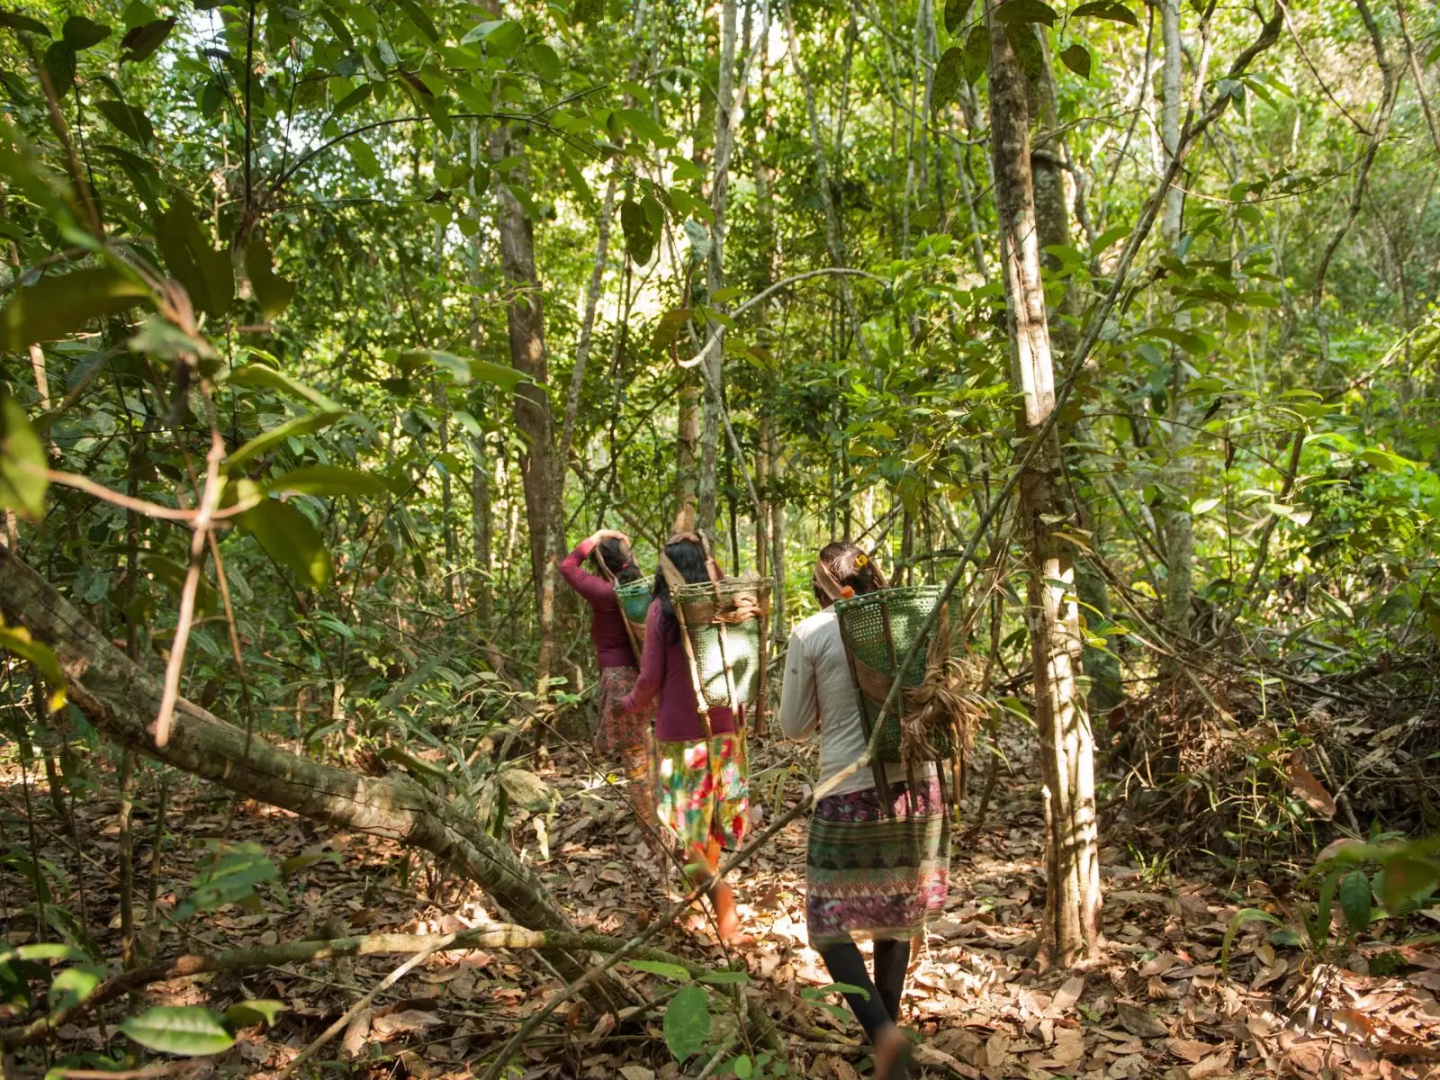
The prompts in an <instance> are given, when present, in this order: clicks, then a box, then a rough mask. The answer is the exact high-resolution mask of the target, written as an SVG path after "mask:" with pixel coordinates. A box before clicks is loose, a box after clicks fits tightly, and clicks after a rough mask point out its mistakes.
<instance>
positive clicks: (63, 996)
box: [50, 964, 106, 1012]
mask: <svg viewBox="0 0 1440 1080" xmlns="http://www.w3.org/2000/svg"><path fill="white" fill-rule="evenodd" d="M105 970H106V969H105V967H104V965H101V964H76V965H75V966H74V967H68V968H66V969H65V970H64V971H62V972H60V974H58V975H56V976H55V981H54V982H52V983H51V984H50V1010H51V1011H52V1012H55V1011H57V1010H59V1009H68V1008H70V1007H71V1006H73V1005H78V1004H80V1002H82V1001H84V1000H85V999H86V998H88V997H89V996H90V995H91V994H93V993H94V992H95V988H96V987H97V986H99V985H100V983H101V982H102V981H103V980H104V978H105Z"/></svg>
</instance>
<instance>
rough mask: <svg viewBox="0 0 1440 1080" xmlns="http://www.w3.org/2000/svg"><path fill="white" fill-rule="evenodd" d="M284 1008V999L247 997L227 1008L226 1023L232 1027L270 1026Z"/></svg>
mask: <svg viewBox="0 0 1440 1080" xmlns="http://www.w3.org/2000/svg"><path fill="white" fill-rule="evenodd" d="M284 1008H285V1003H284V1002H283V1001H275V1000H274V999H273V998H246V999H245V1000H244V1001H237V1002H236V1003H235V1004H234V1005H231V1006H230V1008H228V1009H226V1010H225V1023H226V1024H228V1025H229V1026H230V1027H231V1028H247V1027H254V1026H255V1025H256V1024H264V1025H265V1026H266V1027H269V1026H270V1025H272V1024H274V1023H275V1017H276V1016H277V1015H279V1014H280V1012H281V1011H282V1010H283V1009H284Z"/></svg>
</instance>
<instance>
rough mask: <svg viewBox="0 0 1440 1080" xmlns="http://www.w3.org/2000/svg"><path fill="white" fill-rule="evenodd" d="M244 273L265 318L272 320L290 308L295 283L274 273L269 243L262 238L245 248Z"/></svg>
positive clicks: (251, 242) (252, 241)
mask: <svg viewBox="0 0 1440 1080" xmlns="http://www.w3.org/2000/svg"><path fill="white" fill-rule="evenodd" d="M245 273H246V274H247V275H249V278H250V284H251V286H252V287H253V288H254V289H255V299H256V300H258V301H259V302H260V312H261V314H263V315H264V316H265V318H267V319H273V318H275V316H277V315H279V314H280V313H281V312H282V311H284V310H285V309H286V308H287V307H289V306H290V301H291V300H292V299H294V297H295V283H294V282H293V281H288V280H286V279H285V278H283V277H281V276H280V275H279V274H277V273H275V268H274V258H273V256H272V255H271V252H270V242H269V241H268V240H266V239H265V238H264V237H263V236H262V237H257V238H256V239H254V240H251V241H250V243H249V244H248V245H247V246H246V248H245Z"/></svg>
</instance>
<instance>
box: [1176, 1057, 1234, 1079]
mask: <svg viewBox="0 0 1440 1080" xmlns="http://www.w3.org/2000/svg"><path fill="white" fill-rule="evenodd" d="M1186 1071H1187V1073H1188V1074H1189V1076H1190V1080H1205V1077H1208V1076H1220V1075H1223V1074H1224V1073H1228V1072H1229V1071H1230V1051H1229V1050H1224V1051H1222V1052H1220V1053H1218V1054H1211V1055H1210V1056H1209V1057H1207V1058H1202V1059H1201V1060H1200V1061H1197V1062H1196V1063H1195V1064H1194V1065H1191V1066H1190V1068H1189V1069H1188V1070H1186Z"/></svg>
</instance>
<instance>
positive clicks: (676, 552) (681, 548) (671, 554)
mask: <svg viewBox="0 0 1440 1080" xmlns="http://www.w3.org/2000/svg"><path fill="white" fill-rule="evenodd" d="M665 557H666V558H667V559H669V560H670V562H671V564H672V565H673V566H674V567H675V569H676V570H678V571H680V576H681V577H683V578H684V579H685V580H686V581H688V582H690V583H691V584H692V585H693V584H699V583H701V582H706V581H709V580H710V571H709V569H708V568H707V567H706V566H705V549H704V548H702V547H701V546H700V545H699V544H697V543H696V542H695V541H694V540H677V541H675V542H674V543H670V544H666V545H665ZM650 595H651V596H652V597H653V598H654V599H656V600H659V601H660V612H661V614H662V615H664V616H665V620H666V621H665V629H666V635H667V637H668V639H669V640H670V641H679V640H680V620H679V619H677V618H675V605H674V604H673V603H671V601H670V583H669V582H668V581H666V580H665V571H664V569H663V568H662V569H660V570H657V571H655V588H654V591H652V592H651V594H650Z"/></svg>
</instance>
